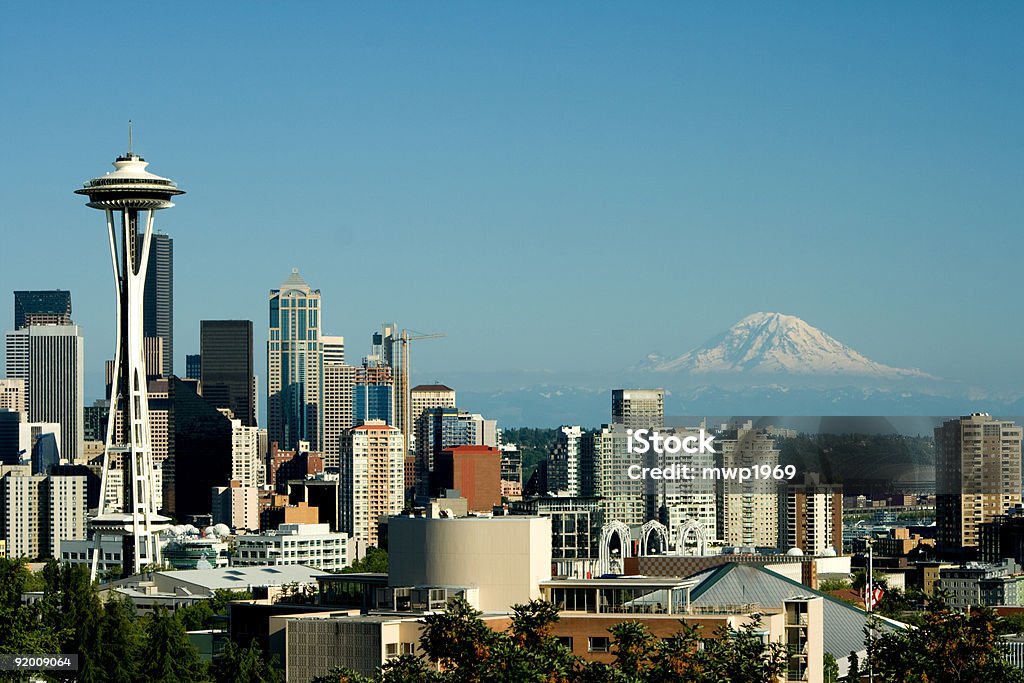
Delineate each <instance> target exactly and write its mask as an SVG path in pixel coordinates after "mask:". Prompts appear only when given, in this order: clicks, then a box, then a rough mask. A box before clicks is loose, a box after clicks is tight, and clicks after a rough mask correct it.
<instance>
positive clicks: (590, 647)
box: [587, 636, 610, 652]
mask: <svg viewBox="0 0 1024 683" xmlns="http://www.w3.org/2000/svg"><path fill="white" fill-rule="evenodd" d="M609 645H610V643H609V641H608V637H607V636H591V637H590V638H588V639H587V652H608V647H609Z"/></svg>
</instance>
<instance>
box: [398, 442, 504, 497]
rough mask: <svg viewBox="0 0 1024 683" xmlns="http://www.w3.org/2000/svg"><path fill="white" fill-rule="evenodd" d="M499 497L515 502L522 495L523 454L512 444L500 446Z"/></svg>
mask: <svg viewBox="0 0 1024 683" xmlns="http://www.w3.org/2000/svg"><path fill="white" fill-rule="evenodd" d="M407 486H408V484H407ZM501 495H502V496H503V497H506V498H509V499H517V500H518V499H519V498H521V497H522V495H523V452H522V451H521V450H519V446H517V445H515V444H514V443H502V444H501Z"/></svg>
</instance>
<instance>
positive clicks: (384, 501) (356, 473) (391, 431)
mask: <svg viewBox="0 0 1024 683" xmlns="http://www.w3.org/2000/svg"><path fill="white" fill-rule="evenodd" d="M402 441H403V438H402V432H400V431H399V430H398V429H397V428H395V427H391V426H389V425H387V424H385V423H384V422H383V421H382V420H368V421H366V422H364V423H363V424H362V425H359V426H356V427H353V428H352V429H349V430H346V431H345V432H344V433H343V434H342V437H341V463H340V470H339V479H340V486H339V491H338V497H339V503H338V508H339V518H340V526H341V531H342V532H344V533H347V534H350V535H352V536H353V537H354V538H355V539H356V540H360V541H364V542H365V543H367V544H368V545H372V546H376V545H377V521H378V518H379V517H381V516H382V515H383V516H390V515H397V514H398V513H400V512H401V511H402V507H403V505H404V504H405V446H404V444H403V443H402Z"/></svg>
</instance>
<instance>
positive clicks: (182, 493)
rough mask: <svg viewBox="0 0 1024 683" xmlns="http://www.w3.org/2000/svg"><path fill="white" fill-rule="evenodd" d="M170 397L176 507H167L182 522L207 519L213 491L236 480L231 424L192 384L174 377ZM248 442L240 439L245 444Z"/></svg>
mask: <svg viewBox="0 0 1024 683" xmlns="http://www.w3.org/2000/svg"><path fill="white" fill-rule="evenodd" d="M168 395H169V400H170V409H171V411H172V422H171V425H170V429H171V434H170V438H171V439H172V441H173V448H174V455H173V457H174V460H173V468H171V469H172V470H173V473H174V482H173V491H174V501H173V507H172V506H171V505H170V504H168V505H167V509H168V510H173V512H174V514H175V516H176V517H177V518H178V519H181V520H184V519H186V518H188V517H189V516H195V515H208V514H210V490H211V489H212V488H213V487H214V486H225V485H227V483H228V482H229V481H231V480H232V479H233V478H234V477H233V476H232V474H233V472H232V466H233V458H232V454H233V445H234V444H233V437H234V434H233V430H232V425H231V420H229V419H228V418H227V417H226V416H225V415H224V414H223V413H221V412H220V411H218V410H217V409H216V408H214V407H213V406H211V405H210V404H209V403H208V402H207V401H206V399H204V398H203V397H202V396H199V395H198V394H197V393H196V391H195V385H194V384H193V383H190V382H185V381H182V380H180V379H178V378H176V377H172V378H171V380H170V385H169V392H168ZM248 436H249V437H252V438H255V432H248ZM246 440H247V439H246V438H244V437H243V438H241V439H240V441H241V442H242V443H244V442H245V441H246ZM250 455H251V453H250ZM166 469H168V468H167V467H166V466H165V470H166ZM257 476H258V475H257Z"/></svg>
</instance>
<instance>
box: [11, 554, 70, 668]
mask: <svg viewBox="0 0 1024 683" xmlns="http://www.w3.org/2000/svg"><path fill="white" fill-rule="evenodd" d="M31 575H32V573H31V572H30V571H29V569H28V566H27V565H26V564H25V562H24V561H23V560H8V559H6V558H0V625H2V626H0V653H4V654H18V653H22V654H47V653H52V652H60V634H59V632H58V631H56V630H55V629H54V628H53V622H52V621H51V620H46V621H44V620H43V613H44V608H45V602H46V596H45V595H44V597H43V601H42V603H44V604H34V605H22V604H21V594H22V593H23V592H25V591H26V590H28V588H27V586H28V585H29V584H30V582H32V581H33V579H32V578H31Z"/></svg>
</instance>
